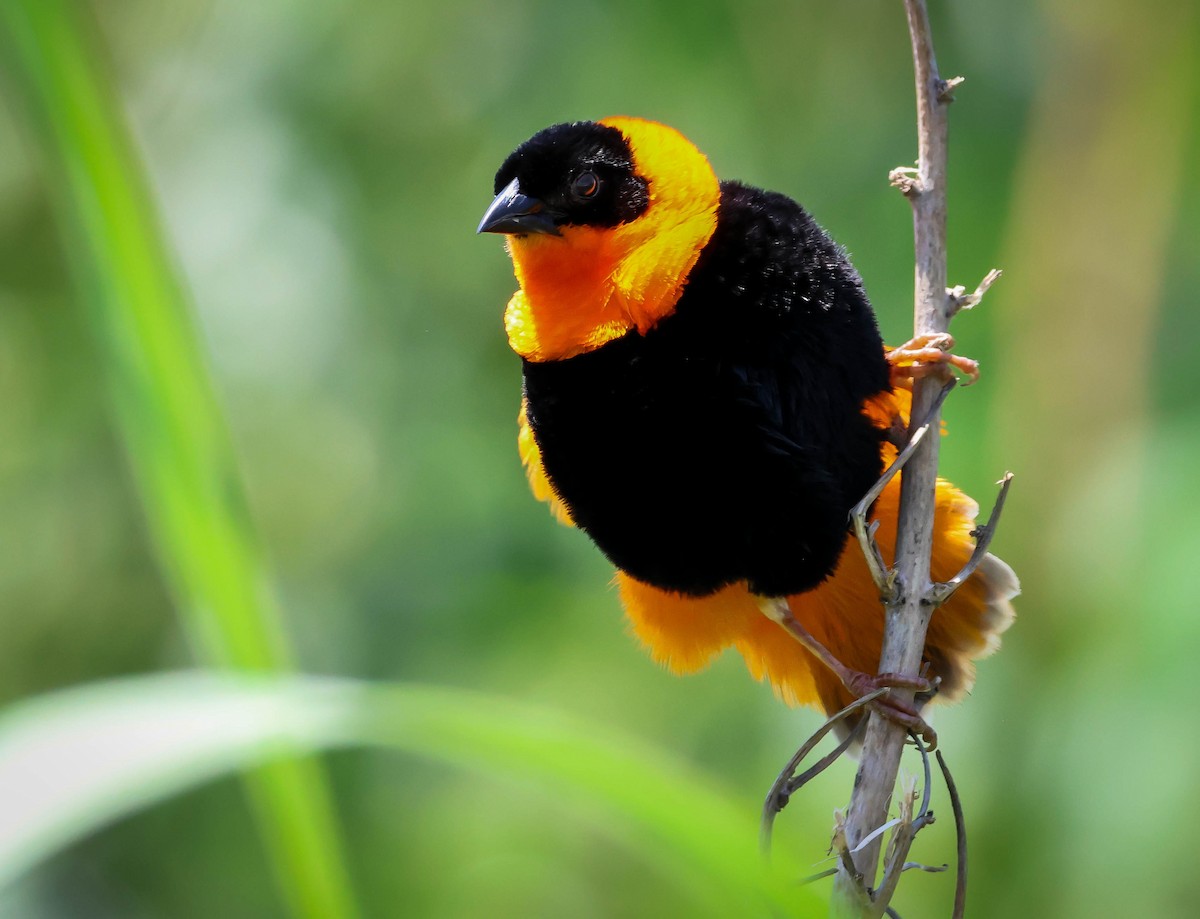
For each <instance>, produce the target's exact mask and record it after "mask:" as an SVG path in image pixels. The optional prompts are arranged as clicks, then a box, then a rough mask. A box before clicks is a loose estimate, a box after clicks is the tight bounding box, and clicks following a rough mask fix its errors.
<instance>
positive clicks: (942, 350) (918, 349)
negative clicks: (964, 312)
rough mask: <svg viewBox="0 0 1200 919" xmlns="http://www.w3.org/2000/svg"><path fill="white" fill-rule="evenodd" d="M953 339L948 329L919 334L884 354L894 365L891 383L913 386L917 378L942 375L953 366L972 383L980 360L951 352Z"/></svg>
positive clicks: (892, 366) (977, 374) (976, 374)
mask: <svg viewBox="0 0 1200 919" xmlns="http://www.w3.org/2000/svg"><path fill="white" fill-rule="evenodd" d="M953 347H954V338H953V337H952V336H951V335H950V334H949V333H947V332H931V333H928V334H925V335H918V336H917V337H916V338H914V339H912V341H907V342H905V343H904V344H902V345H901V346H900V347H899V348H895V349H893V350H891V351H889V352H887V354H886V355H885V357H886V359H887V362H888V364H889V365H891V377H892V386H903V387H904V388H905V389H911V388H912V384H913V381H914V380H919V379H922V378H924V377H927V376H932V375H935V374H943V373H945V372H946V368H948V367H953V368H955V369H957V370H958V371H959V372H960V373H962V374H963V375H964V376H965V377H966V378H967V380H966V384H965V385H970V384H971V383H974V382H975V381H976V380H978V379H979V362H978V361H973V360H971V359H970V358H969V357H960V356H959V355H957V354H953V353H951V351H950V349H951V348H953Z"/></svg>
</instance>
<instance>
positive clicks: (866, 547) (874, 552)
mask: <svg viewBox="0 0 1200 919" xmlns="http://www.w3.org/2000/svg"><path fill="white" fill-rule="evenodd" d="M928 432H929V425H927V424H926V425H922V426H921V427H919V428H917V429H916V430H915V431H913V433H912V437H910V438H909V439H908V443H907V444H906V445H905V447H904V449H903V450H901V451H900V453H899V454H898V455H897V456H896V458H895V459H894V460H893V461H892V464H891V465H890V466H888V467H887V469H886V470H884V473H883V475H881V476H880V477H879V481H878V482H876V483H875V485H874V487H873V488H872V489H871V490H870V491H869V492H867V493H866V495H864V496H863V499H862V500H861V501H859V502H858V504H856V505H854V507H853V508H851V509H850V520H851V521H852V522H853V523H854V532H855V533H856V534H857V535H858V543H859V545H860V546H861V547H862V550H863V555H864V556H866V559H867V567H868V568H870V569H871V577H872V578H873V579H874V580H875V586H876V587H878V588H879V596H880V598H881V599H883V600H890V599H891V598H892V597H893V596H894V595H895V592H896V584H895V575H896V572H895V571H893V570H892V569H891V568H889V567H888V564H887V562H886V561H884V558H883V553H881V552H880V551H879V544H878V543H877V542H875V531H876V530H877V529H878V528H879V522H878V521H875V522H874V523H872V524H870V526H868V525H867V513H868V512H869V511H870V509H871V505H872V504H874V503H875V501H876V500H877V499H878V498H879V496H880V495H881V494H883V490H884V488H886V487H887V484H888V482H890V481H891V480H892V479H893V478H895V476H896V473H897V472H899V471H900V470H901V469H903V468H904V464H905V463H907V462H908V461H909V460H910V459H912V455H913V454H914V453H916V452H917V447H919V446H920V445H921V441H922V439H924V437H925V435H926V434H927V433H928Z"/></svg>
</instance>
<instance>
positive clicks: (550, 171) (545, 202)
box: [478, 121, 650, 236]
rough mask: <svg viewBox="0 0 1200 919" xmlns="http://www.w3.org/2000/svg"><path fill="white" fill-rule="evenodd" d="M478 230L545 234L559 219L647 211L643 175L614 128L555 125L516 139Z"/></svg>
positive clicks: (615, 218) (598, 219) (604, 223)
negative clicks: (639, 172) (521, 141)
mask: <svg viewBox="0 0 1200 919" xmlns="http://www.w3.org/2000/svg"><path fill="white" fill-rule="evenodd" d="M495 191H496V199H495V200H494V201H493V202H492V204H491V207H489V208H488V209H487V212H486V213H485V214H484V215H483V220H482V221H481V222H480V224H479V231H478V232H480V233H511V234H516V235H524V234H527V233H548V234H551V235H555V236H557V235H559V230H558V228H559V227H560V226H564V225H570V226H591V227H615V226H618V225H620V224H622V223H628V222H629V221H631V220H634V219H635V218H637V217H638V216H639V215H641V214H642V213H644V212H645V210H646V207H647V206H648V204H649V202H650V195H649V190H648V186H647V182H646V180H645V179H644V178H642V177H641V176H639V175H638V174H637V171H636V169H635V167H634V163H633V156H632V154H631V152H630V149H629V144H628V142H627V141H626V140H625V138H624V136H622V134H621V132H620V131H618V130H617V129H616V128H613V127H609V126H607V125H602V124H597V123H595V122H593V121H577V122H574V123H573V124H556V125H554V126H553V127H549V128H546V129H545V130H544V131H539V132H538V133H537V134H535V135H534V136H533V137H531V138H530V139H529V140H527V141H525V143H523V144H521V146H519V147H518V148H517V149H516V150H515V151H513V152H512V154H510V155H509V157H508V159H506V160H505V161H504V165H503V166H501V167H500V171H499V172H497V173H496V188H495Z"/></svg>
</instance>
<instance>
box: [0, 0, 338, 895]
mask: <svg viewBox="0 0 1200 919" xmlns="http://www.w3.org/2000/svg"><path fill="white" fill-rule="evenodd" d="M89 25H90V23H89V22H88V21H87V20H86V19H85V18H84V17H83V16H82V15H81V14H80V5H79V4H76V3H74V2H70V0H4V2H3V3H0V43H2V44H0V48H2V49H3V52H4V53H3V54H2V55H0V60H2V61H4V62H5V64H6V65H7V67H6V69H7V71H8V75H9V77H10V78H11V82H12V84H13V86H14V87H15V88H16V90H17V92H16V94H15V95H16V98H17V99H18V100H19V101H20V102H22V103H24V108H25V110H26V112H27V113H28V116H29V120H30V122H31V123H32V125H33V126H34V128H35V131H34V134H35V135H36V136H37V138H38V139H39V140H40V141H41V147H42V149H43V151H44V160H45V171H46V175H47V178H48V180H49V187H50V191H51V194H52V195H53V197H54V203H55V205H56V208H57V211H58V214H59V218H60V223H61V226H62V231H63V235H64V238H65V240H66V243H67V249H68V252H69V255H70V257H71V260H72V264H73V266H74V268H75V270H76V274H77V276H78V279H79V282H80V289H81V293H82V295H83V299H84V301H85V302H86V304H87V307H88V310H89V312H90V315H91V318H92V324H93V327H94V328H95V330H96V332H97V335H98V339H99V342H100V346H101V353H102V357H103V362H104V367H105V372H106V376H107V382H108V386H109V388H110V391H111V395H112V403H113V405H114V408H115V412H116V416H117V421H118V426H119V429H120V433H121V436H122V438H123V440H124V443H125V448H126V452H127V454H128V456H129V460H130V465H131V467H132V470H133V475H134V479H135V482H136V484H137V487H138V489H139V490H140V492H141V497H142V501H143V504H144V507H145V512H146V517H147V520H148V523H149V529H150V532H151V535H152V538H153V543H154V548H155V550H156V552H157V555H158V558H159V560H160V563H161V565H162V567H163V569H164V571H165V573H166V578H167V581H168V583H169V585H170V587H171V589H172V591H173V593H174V596H175V598H176V601H177V605H178V607H179V609H180V610H181V611H182V613H183V618H184V621H185V622H186V624H187V627H188V629H189V631H190V632H191V634H192V636H193V639H194V641H195V643H196V646H197V648H198V649H199V653H200V654H201V656H202V657H203V658H204V659H205V660H207V661H209V662H211V663H214V664H217V665H220V666H225V667H231V668H237V669H244V670H259V671H278V670H284V669H287V668H288V667H289V666H290V661H289V652H288V648H287V642H286V640H285V638H284V636H283V630H282V628H281V624H280V615H279V610H278V606H277V601H276V598H275V595H274V590H273V587H272V585H271V579H270V576H269V574H268V572H267V570H266V566H265V565H264V562H263V558H262V552H261V550H260V547H259V546H258V545H257V543H256V540H255V534H254V529H253V527H252V526H251V524H250V522H249V519H248V514H247V512H246V507H245V500H244V496H243V492H242V487H241V484H240V479H239V475H238V471H237V468H236V465H235V462H234V459H233V453H232V450H231V449H230V444H229V441H228V436H227V432H226V428H225V424H224V419H223V416H222V413H221V411H220V409H219V407H218V405H217V402H216V399H215V397H214V392H213V387H212V383H211V381H210V378H209V374H208V371H207V367H206V365H205V361H204V358H203V354H202V350H201V346H200V344H199V342H198V339H197V335H196V331H195V328H194V325H193V322H192V319H191V316H190V311H189V307H188V303H187V298H186V295H185V293H184V290H183V287H182V285H181V283H180V281H179V279H178V276H177V273H176V270H175V266H174V263H173V260H172V258H171V257H170V254H169V252H168V249H167V246H166V244H165V242H164V240H163V236H162V233H161V232H160V228H159V225H158V221H157V218H156V214H155V211H154V208H153V206H152V204H151V201H150V198H149V195H148V192H147V189H146V185H145V181H144V178H143V176H142V172H141V168H140V164H139V162H138V158H137V156H136V155H135V154H134V152H133V149H132V145H131V142H130V139H129V136H128V133H127V130H126V127H125V124H124V120H123V116H122V113H121V110H120V106H119V105H118V103H117V100H116V98H115V96H114V94H113V92H112V90H111V87H110V86H109V82H108V75H107V73H106V72H105V69H104V68H103V67H102V66H100V64H99V59H100V55H99V54H98V53H97V49H96V48H95V47H94V45H93V41H94V35H95V32H94V29H89V28H88V26H89ZM248 783H249V786H248V787H249V788H250V791H251V797H252V800H253V801H254V802H255V807H256V810H257V812H258V814H259V817H260V824H261V826H262V828H263V832H264V835H265V837H266V839H267V841H268V847H269V849H270V851H271V853H272V856H273V860H274V863H275V867H276V871H277V873H278V874H279V876H280V879H281V881H282V883H283V886H284V889H285V891H286V894H287V897H288V900H289V904H290V906H291V909H292V911H293V913H295V914H297V915H304V916H323V917H328V916H352V915H354V914H355V910H354V908H353V903H352V896H351V893H350V887H349V883H348V881H347V878H346V873H345V869H344V866H343V861H342V858H341V855H340V851H339V850H340V845H339V842H338V833H337V830H336V825H335V820H334V817H333V811H332V806H331V803H330V800H329V794H328V790H327V787H326V784H325V780H324V777H323V774H322V771H321V769H320V766H319V764H318V763H315V762H311V761H308V762H306V761H296V762H282V761H281V762H278V763H275V764H274V765H271V766H269V767H266V768H264V769H261V770H259V771H257V772H255V773H254V774H253V775H251V776H249V777H248Z"/></svg>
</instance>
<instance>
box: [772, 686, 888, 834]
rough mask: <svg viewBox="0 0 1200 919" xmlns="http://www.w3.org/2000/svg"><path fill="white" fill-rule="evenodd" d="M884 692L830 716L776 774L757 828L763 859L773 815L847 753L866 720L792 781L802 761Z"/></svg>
mask: <svg viewBox="0 0 1200 919" xmlns="http://www.w3.org/2000/svg"><path fill="white" fill-rule="evenodd" d="M886 692H888V690H887V688H883V689H877V690H875V692H873V693H871V694H869V695H866V696H863V697H862V698H861V699H855V700H854V701H853V702H851V703H850V704H849V705H847V706H846V707H845V708H843V709H842V710H841V711H840V712H837V713H836V714H834V715H831V716H830V717H829V718H828V719H827V720H826V722H825V723H824V724H823V725H821V726H820V727H819V728H817V729H816V730H815V731H814V732H813V733H812V735H811V736H810V737H809V738H808V740H806V741H804V743H802V744H801V745H800V749H798V750H797V751H796V752H795V753H793V754H792V758H791V759H789V760H788V762H787V765H786V766H784V767H783V770H782V771H781V772H780V773H779V775H778V777H777V778H776V779H775V782H774V783H773V784H772V785H771V788H770V790H769V791H768V792H767V797H766V800H765V801H763V811H762V822H761V824H760V825H759V846H760V848H761V849H762V851H763V854H764V855H768V854H770V851H771V830H772V829H773V828H774V826H775V815H776V814H778V813H779V812H780V811H781V810H783V809H784V807H786V806H787V803H788V799H789V798H790V797H791V796H792V795H793V794H794V793H795V792H796V791H798V790H799V789H800V787H801V786H803V785H804V783H806V782H808V781H809V780H810V779H812V778H814V777H815V776H817V775H818V774H820V773H821V772H823V771H824V770H825V769H826V768H827V767H828V766H830V765H831V764H832V763H833V762H834V761H835V760H836V759H837V758H838V757H839V756H841V755H842V754H843V753H845V752H846V750H847V749H848V748H849V746H850V744H851V743H853V742H854V740H855V739H856V738H857V737H858V736H860V735H861V733H862V728H863V725H865V724H866V719H865V718H864V719H863V720H862V721H861V722H860V723H859V724H858V725H857V726H856V727H855V729H854V730H853V731H852V732H851V734H850V736H849V737H847V738H846V739H845V740H844V741H842V742H841V743H840V744H838V746H837V747H836V748H835V749H834V750H833V752H831V753H829V754H827V755H826V756H825V757H823V758H822V759H821V760H820V761H819V762H818V763H817V764H816V765H815V766H813V768H812V769H809V770H808V771H807V772H805V773H804V774H803V775H802V776H800V778H799V779H793V776H794V775H795V774H796V770H797V769H798V768H799V767H800V764H801V763H802V762H803V761H804V758H805V757H806V756H808V754H809V753H811V752H812V750H813V748H814V747H815V746H816V745H817V744H819V743H820V742H821V738H823V737H824V736H825V735H826V734H828V733H829V732H830V731H831V730H832V729H833V727H834V726H835V725H836V724H837V723H838V722H839V721H841V720H842V719H843V718H846V717H847V716H849V715H852V714H854V713H855V712H857V711H858V710H859V709H862V708H865V707H866V706H868V705H870V704H871V703H872V702H874V701H875V700H876V699H878V698H879V697H880V696H882V695H884V694H885V693H886Z"/></svg>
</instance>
